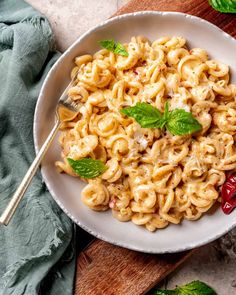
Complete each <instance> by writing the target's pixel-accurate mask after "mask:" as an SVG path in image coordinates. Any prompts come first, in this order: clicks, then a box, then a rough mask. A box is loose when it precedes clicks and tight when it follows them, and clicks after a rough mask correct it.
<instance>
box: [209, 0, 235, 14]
mask: <svg viewBox="0 0 236 295" xmlns="http://www.w3.org/2000/svg"><path fill="white" fill-rule="evenodd" d="M209 3H210V5H211V6H212V7H213V8H214V9H215V10H217V11H220V12H225V13H236V0H209Z"/></svg>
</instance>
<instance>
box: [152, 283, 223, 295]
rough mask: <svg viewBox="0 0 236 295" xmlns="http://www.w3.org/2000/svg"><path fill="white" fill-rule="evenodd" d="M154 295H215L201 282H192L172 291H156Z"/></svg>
mask: <svg viewBox="0 0 236 295" xmlns="http://www.w3.org/2000/svg"><path fill="white" fill-rule="evenodd" d="M154 295H217V294H216V292H215V291H214V290H213V289H212V288H211V287H209V286H208V285H207V284H205V283H203V282H201V281H193V282H191V283H189V284H186V285H184V286H179V287H176V288H175V289H174V290H158V291H156V293H154Z"/></svg>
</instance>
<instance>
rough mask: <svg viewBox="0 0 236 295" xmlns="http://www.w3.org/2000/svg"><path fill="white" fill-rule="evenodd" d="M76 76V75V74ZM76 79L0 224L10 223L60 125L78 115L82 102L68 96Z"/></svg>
mask: <svg viewBox="0 0 236 295" xmlns="http://www.w3.org/2000/svg"><path fill="white" fill-rule="evenodd" d="M74 77H76V75H75V76H74ZM74 81H75V78H74V79H73V80H72V81H71V82H70V84H69V85H68V86H67V87H66V89H65V90H64V92H63V93H62V95H61V97H60V99H59V100H58V103H57V107H56V122H55V125H54V127H53V128H52V130H51V132H50V134H49V135H48V137H47V139H46V140H45V142H44V144H43V145H42V147H41V149H40V150H39V152H38V154H37V156H36V158H35V159H34V161H33V163H32V164H31V166H30V168H29V169H28V171H27V172H26V174H25V176H24V178H23V179H22V181H21V183H20V185H19V187H18V188H17V190H16V191H15V193H14V195H13V196H12V198H11V200H10V202H9V203H8V205H7V207H6V209H5V210H4V212H3V213H2V215H1V217H0V224H4V225H8V223H9V221H10V220H11V218H12V216H13V214H14V213H15V211H16V208H17V206H18V204H19V203H20V201H21V199H22V197H23V196H24V194H25V192H26V190H27V188H28V186H29V185H30V183H31V181H32V179H33V177H34V175H35V173H36V171H37V169H38V167H39V165H40V163H41V162H42V159H43V157H44V155H45V153H46V152H47V150H48V148H49V146H50V144H51V143H52V141H53V139H54V137H55V135H56V133H57V131H58V130H59V128H60V126H61V125H62V123H63V122H67V121H71V120H73V118H75V117H76V115H77V114H78V112H79V109H80V107H81V104H79V103H76V102H74V101H73V100H72V99H71V98H70V97H69V96H68V90H69V88H70V87H72V86H73V83H74Z"/></svg>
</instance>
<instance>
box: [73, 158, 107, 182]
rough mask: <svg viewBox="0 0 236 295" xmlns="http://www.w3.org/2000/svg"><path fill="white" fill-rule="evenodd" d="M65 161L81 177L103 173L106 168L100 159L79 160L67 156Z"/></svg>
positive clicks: (90, 176)
mask: <svg viewBox="0 0 236 295" xmlns="http://www.w3.org/2000/svg"><path fill="white" fill-rule="evenodd" d="M67 161H68V163H69V164H70V166H71V168H72V169H73V170H74V171H75V173H76V174H78V175H79V176H80V177H83V178H95V177H97V176H99V175H101V174H102V173H104V172H105V171H106V169H107V167H106V166H105V165H104V163H103V162H102V161H100V160H94V159H91V158H84V159H80V160H73V159H70V158H67Z"/></svg>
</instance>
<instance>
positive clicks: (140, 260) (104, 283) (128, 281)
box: [75, 240, 191, 295]
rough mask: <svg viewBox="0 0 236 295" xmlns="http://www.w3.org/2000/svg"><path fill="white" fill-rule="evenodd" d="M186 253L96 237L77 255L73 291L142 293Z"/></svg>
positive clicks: (88, 294)
mask: <svg viewBox="0 0 236 295" xmlns="http://www.w3.org/2000/svg"><path fill="white" fill-rule="evenodd" d="M190 254H191V252H182V253H177V254H168V255H152V254H144V253H140V252H135V251H130V250H127V249H124V248H120V247H117V246H114V245H111V244H108V243H105V242H103V241H99V240H96V241H95V242H93V243H92V244H91V245H90V246H89V247H88V248H87V249H85V250H84V251H82V252H81V253H80V255H79V256H78V260H77V280H76V291H75V294H76V295H104V294H106V295H138V294H144V293H145V292H146V291H148V290H150V289H151V288H152V287H153V286H154V285H156V283H157V281H160V280H162V279H163V278H164V277H165V276H167V275H168V274H169V273H170V272H171V271H173V270H174V269H176V268H177V266H178V265H180V264H181V263H182V262H183V261H184V260H185V259H186V258H187V257H188V256H189V255H190Z"/></svg>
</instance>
